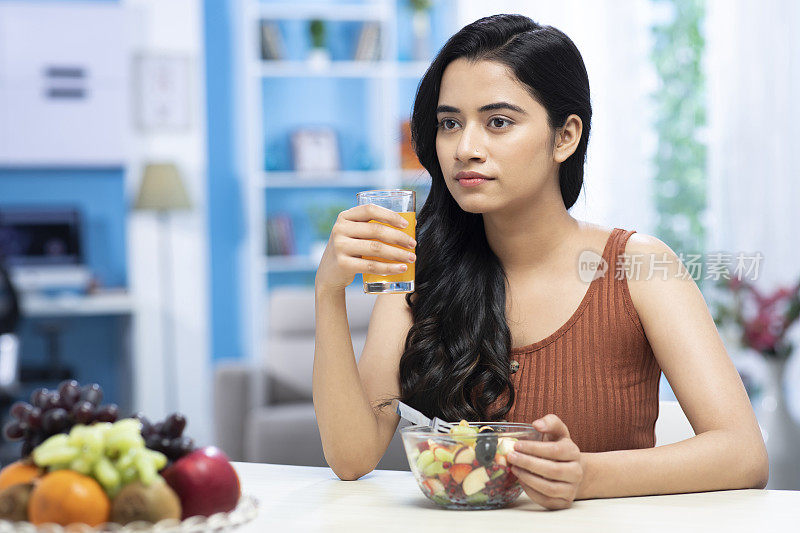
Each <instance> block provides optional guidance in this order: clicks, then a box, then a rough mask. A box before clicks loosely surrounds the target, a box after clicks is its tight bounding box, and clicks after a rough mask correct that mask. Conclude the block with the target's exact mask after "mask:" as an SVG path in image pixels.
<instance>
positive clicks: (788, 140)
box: [705, 0, 800, 420]
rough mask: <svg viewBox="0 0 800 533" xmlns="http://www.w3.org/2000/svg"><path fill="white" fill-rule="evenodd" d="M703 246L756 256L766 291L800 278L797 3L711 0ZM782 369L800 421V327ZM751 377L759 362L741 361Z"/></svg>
mask: <svg viewBox="0 0 800 533" xmlns="http://www.w3.org/2000/svg"><path fill="white" fill-rule="evenodd" d="M707 6H708V7H707V16H706V21H707V22H706V35H707V54H706V68H705V71H706V75H707V83H708V92H707V94H708V112H709V114H708V117H709V130H708V148H709V150H708V162H709V166H708V179H709V202H710V209H709V220H708V222H709V232H708V233H709V237H710V239H709V243H708V247H709V249H715V250H721V251H726V252H730V253H734V254H736V253H739V252H743V253H748V254H749V253H752V252H761V253H762V254H763V256H764V259H763V262H762V265H761V267H762V268H761V271H760V272H759V278H758V281H757V283H758V284H759V285H760V286H761V287H762V288H764V289H766V290H773V289H774V288H776V287H777V286H779V285H788V284H789V283H792V282H795V281H797V279H798V276H800V209H799V208H800V170H798V156H800V103H798V98H800V2H797V1H796V0H769V1H763V2H753V1H752V0H708V3H707ZM792 334H793V335H792V337H793V338H794V340H795V346H796V349H795V356H793V359H792V361H791V362H790V363H789V367H788V368H787V380H786V384H787V386H788V390H787V392H788V395H789V402H790V408H791V410H792V412H793V414H794V416H795V418H797V419H798V420H800V388H799V387H797V386H796V385H795V384H797V383H798V382H800V357H797V353H798V352H800V328H798V327H797V326H795V327H794V328H793V331H792ZM738 357H739V358H740V359H739V360H738V361H737V366H739V368H740V369H741V368H742V367H743V366H745V365H746V366H747V367H748V368H749V369H750V370H751V372H753V374H754V375H755V376H756V378H758V374H759V370H760V369H759V364H760V360H759V359H758V358H757V357H755V356H753V355H752V354H749V355H745V354H738Z"/></svg>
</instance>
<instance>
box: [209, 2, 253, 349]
mask: <svg viewBox="0 0 800 533" xmlns="http://www.w3.org/2000/svg"><path fill="white" fill-rule="evenodd" d="M235 4H236V3H235V2H220V1H219V0H204V2H203V15H204V20H205V54H206V55H205V60H206V73H207V76H206V113H207V119H206V120H207V124H208V227H209V250H210V254H211V257H210V268H211V273H210V276H209V281H210V287H209V294H210V301H211V317H210V324H211V354H212V359H213V360H215V361H216V360H219V359H227V358H233V359H238V358H242V357H243V356H244V353H243V348H242V335H241V334H240V325H241V319H240V315H239V309H240V301H241V299H240V297H239V294H238V291H239V288H238V278H239V266H238V262H237V260H236V254H237V251H238V247H239V244H240V243H241V241H242V239H243V232H244V221H243V218H242V217H243V215H244V209H243V206H242V205H241V197H240V183H241V180H240V168H239V166H238V165H237V163H236V142H237V141H236V139H237V132H236V131H235V121H236V116H235V108H234V98H235V97H236V87H235V85H234V72H233V68H234V67H233V65H234V35H233V29H232V23H233V17H234V16H235V14H234V12H233V11H234V9H235Z"/></svg>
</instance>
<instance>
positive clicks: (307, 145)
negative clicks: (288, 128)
mask: <svg viewBox="0 0 800 533" xmlns="http://www.w3.org/2000/svg"><path fill="white" fill-rule="evenodd" d="M291 144H292V161H293V166H294V170H295V171H296V172H331V171H335V170H339V169H340V159H339V140H338V137H337V135H336V131H335V130H334V129H333V128H330V127H319V128H299V129H297V130H295V131H294V132H293V133H292V136H291Z"/></svg>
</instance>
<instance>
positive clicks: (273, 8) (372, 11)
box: [254, 2, 389, 21]
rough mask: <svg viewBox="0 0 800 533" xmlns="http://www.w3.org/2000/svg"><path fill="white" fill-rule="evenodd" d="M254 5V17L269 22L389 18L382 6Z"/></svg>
mask: <svg viewBox="0 0 800 533" xmlns="http://www.w3.org/2000/svg"><path fill="white" fill-rule="evenodd" d="M256 3H257V6H256V8H255V10H254V11H255V13H256V15H257V16H258V17H260V18H262V19H270V20H298V19H300V20H303V19H308V20H311V19H325V20H339V21H386V20H388V18H389V10H388V9H387V8H386V6H385V5H384V4H369V3H368V4H352V5H347V4H323V3H307V4H304V3H300V2H280V3H278V2H276V3H266V2H256Z"/></svg>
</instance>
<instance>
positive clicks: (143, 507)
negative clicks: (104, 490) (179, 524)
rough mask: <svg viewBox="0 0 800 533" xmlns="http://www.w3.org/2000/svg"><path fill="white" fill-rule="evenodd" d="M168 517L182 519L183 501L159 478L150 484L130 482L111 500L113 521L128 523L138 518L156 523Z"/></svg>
mask: <svg viewBox="0 0 800 533" xmlns="http://www.w3.org/2000/svg"><path fill="white" fill-rule="evenodd" d="M166 518H175V519H177V520H180V519H181V501H180V499H178V495H177V494H175V491H173V490H172V489H171V488H170V487H169V485H167V484H166V482H164V480H163V479H161V478H159V479H157V480H156V481H154V482H153V483H151V484H150V485H144V484H142V483H141V482H139V481H135V482H133V483H128V484H127V485H125V486H124V487H122V490H120V491H119V493H118V494H117V495H116V497H114V500H113V501H112V502H111V521H112V522H117V523H119V524H123V525H124V524H128V523H130V522H136V521H138V520H144V521H145V522H152V523H156V522H158V521H160V520H164V519H166Z"/></svg>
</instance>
